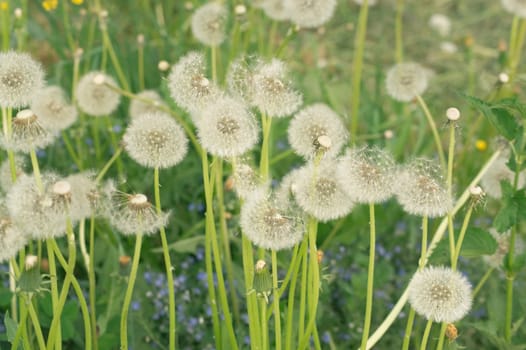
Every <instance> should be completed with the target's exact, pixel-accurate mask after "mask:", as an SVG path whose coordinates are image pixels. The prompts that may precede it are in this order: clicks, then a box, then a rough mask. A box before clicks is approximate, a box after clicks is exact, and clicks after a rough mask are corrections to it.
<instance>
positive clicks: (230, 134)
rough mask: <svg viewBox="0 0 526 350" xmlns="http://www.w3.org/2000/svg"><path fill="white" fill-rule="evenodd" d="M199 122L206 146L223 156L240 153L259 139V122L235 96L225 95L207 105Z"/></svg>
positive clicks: (210, 150) (199, 128)
mask: <svg viewBox="0 0 526 350" xmlns="http://www.w3.org/2000/svg"><path fill="white" fill-rule="evenodd" d="M198 121H199V122H198V123H197V134H198V136H199V141H200V142H201V144H202V145H203V147H204V148H205V149H206V150H207V151H208V152H209V153H210V154H212V155H216V156H219V157H223V158H228V157H236V156H240V155H242V154H243V153H245V152H247V151H248V150H250V149H251V148H252V147H254V145H255V144H256V143H257V142H258V140H259V127H258V123H257V121H256V119H255V117H254V115H253V114H252V113H250V111H249V110H248V108H247V107H246V106H245V105H244V104H243V103H242V102H239V101H238V100H236V99H233V98H231V97H223V98H221V99H219V100H217V101H216V102H214V103H211V104H210V105H209V106H208V107H207V108H205V109H204V110H203V111H202V113H201V115H200V117H199V119H198Z"/></svg>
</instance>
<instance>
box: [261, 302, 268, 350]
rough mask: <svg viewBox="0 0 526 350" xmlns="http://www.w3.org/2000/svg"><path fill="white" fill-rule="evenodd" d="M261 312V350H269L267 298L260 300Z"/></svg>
mask: <svg viewBox="0 0 526 350" xmlns="http://www.w3.org/2000/svg"><path fill="white" fill-rule="evenodd" d="M259 305H260V308H259V309H260V310H261V349H262V350H267V349H268V348H269V347H268V323H267V301H266V300H265V298H260V299H259Z"/></svg>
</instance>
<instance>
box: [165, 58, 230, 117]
mask: <svg viewBox="0 0 526 350" xmlns="http://www.w3.org/2000/svg"><path fill="white" fill-rule="evenodd" d="M205 67H206V66H205V58H204V56H203V54H201V53H199V52H190V53H188V54H186V55H185V56H183V57H181V58H180V59H179V61H178V62H177V64H175V65H174V66H173V67H172V71H171V72H170V75H169V76H168V88H169V89H170V95H171V96H172V98H173V99H174V101H175V103H177V105H179V107H181V108H183V109H185V110H186V111H188V112H190V113H191V115H192V117H194V116H195V115H196V114H198V113H199V112H200V111H201V110H202V109H203V108H205V107H206V106H207V105H208V104H209V103H211V102H213V101H215V100H216V99H217V98H219V97H220V96H221V92H220V90H219V88H218V87H217V86H216V85H215V84H213V83H210V81H209V80H208V79H207V78H206V76H205ZM205 82H206V84H205Z"/></svg>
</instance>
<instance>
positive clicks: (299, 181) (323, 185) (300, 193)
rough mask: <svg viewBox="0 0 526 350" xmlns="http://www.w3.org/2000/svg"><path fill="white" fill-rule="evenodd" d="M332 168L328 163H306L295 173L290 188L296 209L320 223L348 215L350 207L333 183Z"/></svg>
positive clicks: (334, 171)
mask: <svg viewBox="0 0 526 350" xmlns="http://www.w3.org/2000/svg"><path fill="white" fill-rule="evenodd" d="M336 164H337V163H336V160H332V159H323V160H322V161H321V162H320V163H319V164H316V163H314V162H310V163H309V164H307V165H305V166H304V167H303V168H301V170H300V171H298V172H297V178H296V181H295V182H294V186H293V187H292V190H293V192H294V198H295V199H296V202H297V203H298V205H299V206H300V207H301V208H302V209H303V210H305V211H306V212H307V213H309V214H310V215H312V216H313V217H315V218H316V219H318V220H320V221H323V222H325V221H329V220H334V219H338V218H340V217H343V216H345V215H347V214H349V213H350V211H351V210H352V208H353V206H354V202H353V201H352V200H351V198H349V196H348V195H347V194H346V193H345V191H344V190H343V188H342V186H341V184H340V183H339V181H337V179H336V176H335V174H336Z"/></svg>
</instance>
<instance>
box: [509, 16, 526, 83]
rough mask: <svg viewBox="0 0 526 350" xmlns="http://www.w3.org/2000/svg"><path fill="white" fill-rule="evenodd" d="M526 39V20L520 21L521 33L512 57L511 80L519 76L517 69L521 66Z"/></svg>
mask: <svg viewBox="0 0 526 350" xmlns="http://www.w3.org/2000/svg"><path fill="white" fill-rule="evenodd" d="M525 38H526V20H524V19H520V23H519V32H518V35H517V38H516V42H515V43H514V46H515V49H514V52H513V56H512V57H510V80H511V81H513V80H514V79H515V75H516V74H517V67H518V66H519V63H520V60H521V56H522V47H523V46H524V39H525Z"/></svg>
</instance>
